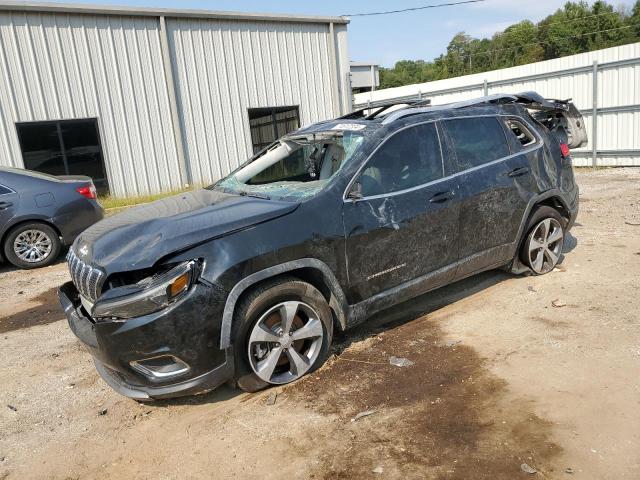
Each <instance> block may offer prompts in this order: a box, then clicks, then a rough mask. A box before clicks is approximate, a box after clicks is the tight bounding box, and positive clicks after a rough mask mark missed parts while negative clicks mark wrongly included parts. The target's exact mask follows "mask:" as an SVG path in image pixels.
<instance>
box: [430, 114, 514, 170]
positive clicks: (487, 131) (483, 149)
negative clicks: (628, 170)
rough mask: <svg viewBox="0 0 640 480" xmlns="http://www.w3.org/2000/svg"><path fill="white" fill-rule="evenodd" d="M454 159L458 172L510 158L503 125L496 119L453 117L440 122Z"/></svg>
mask: <svg viewBox="0 0 640 480" xmlns="http://www.w3.org/2000/svg"><path fill="white" fill-rule="evenodd" d="M442 126H443V128H444V130H445V132H446V134H447V136H448V137H449V139H450V141H451V146H452V148H453V151H454V153H455V156H456V159H457V166H458V171H463V170H468V169H470V168H474V167H479V166H482V165H484V164H486V163H489V162H493V161H494V160H498V159H500V158H503V157H507V156H509V155H510V153H511V152H510V151H509V146H508V145H507V138H506V137H505V133H504V129H503V128H502V125H501V124H500V122H499V121H498V119H497V118H495V117H474V118H456V119H451V120H446V121H443V122H442Z"/></svg>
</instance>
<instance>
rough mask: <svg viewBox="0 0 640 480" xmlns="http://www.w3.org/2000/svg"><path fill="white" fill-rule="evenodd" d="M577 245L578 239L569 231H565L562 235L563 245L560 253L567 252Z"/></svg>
mask: <svg viewBox="0 0 640 480" xmlns="http://www.w3.org/2000/svg"><path fill="white" fill-rule="evenodd" d="M577 246H578V239H577V238H576V237H574V236H573V235H572V234H571V232H567V233H566V235H565V236H564V245H563V246H562V253H569V252H571V251H572V250H573V249H575V248H576V247H577Z"/></svg>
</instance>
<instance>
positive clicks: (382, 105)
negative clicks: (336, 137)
mask: <svg viewBox="0 0 640 480" xmlns="http://www.w3.org/2000/svg"><path fill="white" fill-rule="evenodd" d="M430 103H431V100H429V99H424V100H420V99H413V100H406V99H405V100H402V99H396V100H389V101H387V102H375V103H373V102H372V103H371V105H367V106H366V107H363V108H360V109H358V110H354V111H353V112H350V113H347V114H346V115H343V116H342V117H338V119H340V120H355V119H358V118H362V119H365V120H372V119H373V118H375V117H376V116H378V115H379V114H381V113H382V112H384V111H385V110H387V109H389V108H391V107H395V106H396V105H407V106H409V107H417V106H419V105H429V104H430ZM370 110H375V111H374V112H373V113H370V114H369V115H365V112H367V111H370Z"/></svg>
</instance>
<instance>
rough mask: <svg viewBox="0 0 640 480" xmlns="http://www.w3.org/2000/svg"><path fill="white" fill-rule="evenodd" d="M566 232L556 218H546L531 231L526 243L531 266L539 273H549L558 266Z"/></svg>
mask: <svg viewBox="0 0 640 480" xmlns="http://www.w3.org/2000/svg"><path fill="white" fill-rule="evenodd" d="M563 241H564V234H563V231H562V225H560V222H559V221H558V220H556V219H555V218H545V219H544V220H542V221H540V222H539V223H538V224H537V225H536V226H535V227H534V228H533V230H532V231H531V234H530V235H529V242H528V244H527V245H526V252H527V259H528V264H529V267H530V268H531V269H532V270H533V271H534V272H535V273H536V274H538V275H542V274H544V273H548V272H550V271H551V270H553V268H554V267H555V266H556V264H557V263H558V260H559V259H560V255H561V253H562V246H563Z"/></svg>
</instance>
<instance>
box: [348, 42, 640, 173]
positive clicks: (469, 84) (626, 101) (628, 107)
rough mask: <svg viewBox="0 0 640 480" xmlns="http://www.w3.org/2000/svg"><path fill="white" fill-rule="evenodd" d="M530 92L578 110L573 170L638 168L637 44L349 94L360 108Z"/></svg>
mask: <svg viewBox="0 0 640 480" xmlns="http://www.w3.org/2000/svg"><path fill="white" fill-rule="evenodd" d="M594 71H595V72H597V73H596V75H595V79H594ZM594 85H595V89H596V95H595V96H594ZM531 90H533V91H536V92H538V93H540V94H541V95H542V96H544V97H547V98H558V99H567V98H571V99H573V102H574V103H575V104H576V106H577V107H578V108H579V109H580V110H581V111H582V114H583V115H584V118H585V123H586V127H587V132H588V133H589V145H588V146H587V147H586V148H583V149H579V150H574V152H573V154H574V163H575V164H576V165H578V166H591V165H601V166H640V43H633V44H630V45H623V46H620V47H614V48H607V49H604V50H597V51H594V52H588V53H581V54H579V55H572V56H569V57H562V58H557V59H554V60H547V61H544V62H538V63H532V64H529V65H522V66H518V67H512V68H505V69H502V70H494V71H491V72H484V73H477V74H473V75H466V76H463V77H456V78H450V79H447V80H438V81H435V82H428V83H421V84H415V85H406V86H403V87H397V88H388V89H384V90H376V91H374V92H366V93H361V94H357V95H355V97H354V105H355V107H356V108H358V107H359V108H362V107H363V106H367V105H372V106H373V105H376V104H378V103H382V102H385V101H389V100H404V99H407V100H408V99H416V98H422V99H430V100H431V103H432V104H433V105H440V104H443V103H450V102H455V101H460V100H468V99H470V98H476V97H480V96H482V95H488V94H494V93H518V92H523V91H531ZM594 98H595V105H594ZM594 109H595V110H596V112H597V113H596V115H595V119H596V122H595V125H594V121H593V120H594V115H593V113H594ZM594 131H595V135H594Z"/></svg>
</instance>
